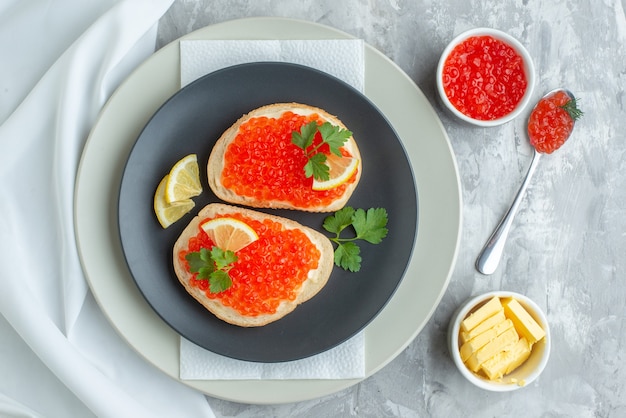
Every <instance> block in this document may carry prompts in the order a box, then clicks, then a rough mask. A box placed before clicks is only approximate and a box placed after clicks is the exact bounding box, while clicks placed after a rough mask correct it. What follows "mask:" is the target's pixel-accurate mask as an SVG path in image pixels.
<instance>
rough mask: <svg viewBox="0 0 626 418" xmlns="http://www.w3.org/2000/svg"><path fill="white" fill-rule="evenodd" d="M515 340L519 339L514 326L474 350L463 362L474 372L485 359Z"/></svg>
mask: <svg viewBox="0 0 626 418" xmlns="http://www.w3.org/2000/svg"><path fill="white" fill-rule="evenodd" d="M517 340H519V336H518V335H517V331H515V328H509V329H508V330H507V331H505V332H503V333H502V334H500V335H498V336H497V337H496V338H495V339H493V340H492V341H490V342H489V343H487V344H485V345H484V346H483V347H481V348H480V349H478V350H477V351H475V352H474V353H473V354H472V355H471V356H470V357H469V358H468V359H467V361H466V362H465V364H466V365H467V367H468V368H469V369H470V370H471V371H473V372H476V371H478V370H479V369H480V367H481V366H482V364H483V363H484V362H485V361H487V360H489V359H490V358H491V357H493V356H495V355H496V354H498V353H499V352H500V351H502V350H503V349H504V348H505V347H506V346H508V345H509V344H512V343H515V342H517Z"/></svg>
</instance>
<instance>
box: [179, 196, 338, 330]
mask: <svg viewBox="0 0 626 418" xmlns="http://www.w3.org/2000/svg"><path fill="white" fill-rule="evenodd" d="M229 214H230V215H232V214H240V215H242V216H244V217H245V218H248V219H253V220H260V221H263V220H271V221H274V222H277V223H279V224H280V225H282V228H283V229H298V230H300V231H301V232H303V233H304V234H305V235H306V237H307V238H308V239H309V240H310V242H311V243H312V244H314V245H315V247H316V248H317V249H318V250H319V253H320V256H319V260H318V263H317V268H315V269H311V270H309V272H308V275H307V278H306V280H305V281H304V282H303V283H302V285H301V286H300V287H299V288H298V289H296V294H297V296H296V298H295V299H294V300H282V301H280V304H279V305H278V308H277V309H276V311H275V312H274V313H271V314H259V315H256V316H246V315H243V314H241V313H240V312H239V311H237V310H236V309H233V308H231V307H229V306H225V305H224V304H223V303H222V302H221V301H220V299H219V298H215V299H212V298H209V297H207V294H206V293H205V291H204V290H201V289H199V288H198V287H195V286H192V284H191V282H190V279H191V278H192V277H193V275H192V274H191V273H190V272H189V271H188V269H187V265H186V263H185V261H183V260H181V259H180V257H179V254H180V252H181V251H182V250H184V251H187V250H188V244H189V240H190V238H192V237H194V236H196V235H197V234H198V232H199V226H200V223H201V222H202V221H204V220H205V219H213V218H215V217H216V216H218V215H229ZM244 250H245V249H244ZM242 251H243V250H242ZM333 251H334V250H333V246H332V244H331V242H330V240H329V239H328V238H327V237H326V236H325V235H323V234H321V233H319V232H318V231H315V230H313V229H311V228H308V227H305V226H303V225H300V224H299V223H297V222H295V221H292V220H289V219H285V218H282V217H278V216H274V215H268V214H265V213H261V212H258V211H254V210H251V209H244V208H239V207H235V206H231V205H225V204H221V203H211V204H209V205H207V206H205V207H204V208H203V209H202V210H200V212H199V213H198V215H197V216H196V217H195V218H193V219H192V220H191V222H190V223H189V225H187V227H186V228H185V229H184V230H183V232H182V233H181V235H180V237H179V238H178V240H177V241H176V243H175V244H174V251H173V259H174V271H175V272H176V276H177V277H178V280H179V281H180V282H181V284H182V285H183V286H184V287H185V289H186V290H187V292H189V294H191V296H193V297H194V298H195V299H196V300H197V301H198V302H200V303H201V304H202V305H203V306H204V307H205V308H206V309H208V310H209V311H210V312H212V313H213V314H214V315H215V316H217V317H218V318H220V319H222V320H223V321H226V322H228V323H230V324H233V325H238V326H242V327H257V326H262V325H266V324H269V323H270V322H274V321H276V320H278V319H280V318H282V317H284V316H285V315H287V314H288V313H290V312H291V311H293V310H294V309H295V308H296V307H297V306H298V305H299V304H301V303H302V302H305V301H307V300H309V299H310V298H312V297H313V296H315V294H317V293H318V292H319V291H320V290H321V289H322V288H323V287H324V285H326V283H327V281H328V278H329V277H330V273H331V271H332V269H333V263H334V261H333ZM265 252H271V248H266V249H265ZM290 255H292V256H293V254H290ZM235 268H236V266H235V267H233V269H235ZM231 271H232V270H231ZM268 274H271V273H269V272H268Z"/></svg>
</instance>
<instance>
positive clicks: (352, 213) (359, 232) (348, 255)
mask: <svg viewBox="0 0 626 418" xmlns="http://www.w3.org/2000/svg"><path fill="white" fill-rule="evenodd" d="M323 226H324V229H325V230H327V231H328V232H330V233H334V234H336V236H335V237H332V238H330V240H331V241H332V242H334V243H335V244H337V248H336V249H335V254H334V259H335V264H336V265H337V266H339V267H341V268H343V269H344V270H349V271H352V272H357V271H359V270H360V269H361V255H360V254H361V248H360V247H359V246H358V245H357V244H356V243H355V242H354V241H357V240H364V241H367V242H369V243H371V244H378V243H380V242H381V241H382V240H383V238H385V237H386V236H387V232H388V229H387V228H386V226H387V211H386V210H385V209H384V208H371V209H368V210H367V211H365V210H364V209H354V208H352V207H349V206H346V207H344V208H343V209H340V210H339V211H337V212H336V213H335V214H334V215H332V216H328V217H326V219H324V224H323ZM349 226H352V228H353V229H354V232H355V233H356V235H355V236H354V237H351V238H340V235H341V232H342V231H344V230H345V229H346V228H347V227H349Z"/></svg>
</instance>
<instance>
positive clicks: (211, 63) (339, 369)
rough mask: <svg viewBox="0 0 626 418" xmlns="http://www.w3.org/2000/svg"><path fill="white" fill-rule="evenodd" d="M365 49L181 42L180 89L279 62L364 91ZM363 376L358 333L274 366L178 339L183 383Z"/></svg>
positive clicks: (350, 44) (305, 43)
mask: <svg viewBox="0 0 626 418" xmlns="http://www.w3.org/2000/svg"><path fill="white" fill-rule="evenodd" d="M363 48H364V44H363V41H362V40H358V39H346V40H344V39H341V40H269V41H266V40H243V41H240V40H223V41H219V40H218V41H202V40H189V41H181V43H180V54H181V71H180V73H181V86H183V87H184V86H185V85H187V84H189V83H190V82H192V81H194V80H196V79H197V78H199V77H202V76H203V75H205V74H208V73H211V72H213V71H216V70H219V69H222V68H225V67H229V66H232V65H237V64H243V63H248V62H259V61H274V62H277V61H279V62H289V63H294V64H301V65H306V66H309V67H312V68H316V69H318V70H321V71H324V72H326V73H328V74H331V75H333V76H335V77H337V78H339V79H340V80H343V81H344V82H346V83H348V84H350V85H352V86H353V87H354V88H356V89H358V90H359V91H361V92H362V91H363V87H364V81H365V66H364V49H363ZM321 57H323V59H322V58H321ZM364 376H365V345H364V337H363V333H362V332H361V333H359V334H357V335H356V336H354V337H352V338H351V339H350V340H348V341H346V342H345V343H343V344H341V345H339V346H337V347H335V348H333V349H331V350H328V351H326V352H324V353H321V354H318V355H315V356H311V357H308V358H306V359H302V360H296V361H290V362H285V363H276V364H263V363H252V362H246V361H239V360H233V359H230V358H226V357H223V356H220V355H217V354H215V353H212V352H210V351H207V350H205V349H203V348H201V347H198V346H197V345H195V344H193V343H192V342H190V341H188V340H186V339H185V338H181V341H180V377H181V379H189V380H193V379H196V380H198V379H199V380H202V379H208V380H219V379H229V380H236V379H351V378H362V377H364Z"/></svg>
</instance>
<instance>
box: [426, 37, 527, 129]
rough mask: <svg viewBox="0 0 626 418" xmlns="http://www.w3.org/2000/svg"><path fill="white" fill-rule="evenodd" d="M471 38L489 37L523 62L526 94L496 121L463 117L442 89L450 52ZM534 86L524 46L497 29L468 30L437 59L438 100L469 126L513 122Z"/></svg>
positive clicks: (525, 103) (490, 125) (487, 125)
mask: <svg viewBox="0 0 626 418" xmlns="http://www.w3.org/2000/svg"><path fill="white" fill-rule="evenodd" d="M472 36H491V37H493V38H494V39H497V40H500V41H503V42H505V43H507V44H508V45H509V46H511V47H512V48H513V49H514V50H515V51H516V52H517V53H518V54H519V55H520V56H521V57H522V59H523V60H524V72H525V73H526V81H527V83H528V84H527V86H526V92H525V93H524V96H522V99H521V100H520V102H519V103H518V105H517V107H516V108H515V109H513V111H512V112H511V113H509V114H507V115H505V116H502V117H500V118H498V119H492V120H480V119H474V118H472V117H470V116H467V115H465V114H464V113H462V112H460V111H459V110H458V109H457V108H456V107H455V106H454V105H453V104H452V103H451V102H450V99H448V96H447V95H446V93H445V91H444V88H443V77H442V74H443V67H444V64H445V62H446V59H447V58H448V56H449V55H450V53H451V52H452V50H453V49H454V48H455V47H456V46H457V45H459V44H460V43H462V42H464V41H465V40H466V39H468V38H470V37H472ZM534 86H535V66H534V64H533V60H532V57H531V56H530V54H529V53H528V51H527V50H526V48H524V46H523V45H522V44H521V43H520V42H519V41H518V40H517V39H515V38H514V37H512V36H511V35H509V34H507V33H505V32H502V31H499V30H497V29H491V28H475V29H470V30H468V31H466V32H463V33H462V34H460V35H458V36H457V37H456V38H454V39H453V40H452V41H451V42H450V43H449V44H448V46H447V47H446V48H445V49H444V50H443V53H442V54H441V58H439V64H438V65H437V91H438V93H439V99H440V101H441V103H442V104H443V105H444V107H445V108H446V109H447V110H448V111H450V113H452V114H453V115H454V116H456V117H457V118H458V119H460V120H462V121H464V122H467V123H469V124H471V125H474V126H478V127H483V128H485V127H492V126H498V125H502V124H504V123H506V122H509V121H511V120H513V119H514V118H516V117H517V116H519V114H520V113H521V112H522V111H523V110H524V108H526V106H527V105H528V103H529V102H530V100H531V98H532V94H533V89H534Z"/></svg>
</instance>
